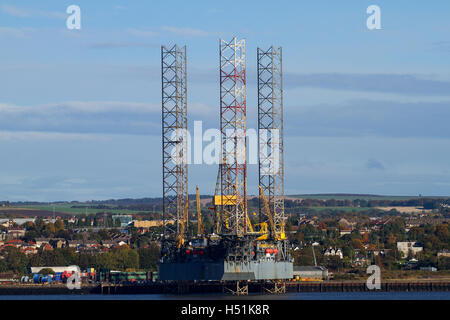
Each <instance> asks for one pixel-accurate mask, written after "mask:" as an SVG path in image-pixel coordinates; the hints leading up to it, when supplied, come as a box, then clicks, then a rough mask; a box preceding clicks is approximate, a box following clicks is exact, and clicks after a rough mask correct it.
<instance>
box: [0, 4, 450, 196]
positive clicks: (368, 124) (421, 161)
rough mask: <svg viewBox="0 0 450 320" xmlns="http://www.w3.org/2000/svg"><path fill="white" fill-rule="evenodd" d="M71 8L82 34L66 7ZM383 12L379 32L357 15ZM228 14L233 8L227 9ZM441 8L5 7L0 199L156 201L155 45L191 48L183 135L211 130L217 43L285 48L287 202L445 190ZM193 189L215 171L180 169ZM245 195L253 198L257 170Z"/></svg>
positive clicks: (0, 48)
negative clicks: (196, 127)
mask: <svg viewBox="0 0 450 320" xmlns="http://www.w3.org/2000/svg"><path fill="white" fill-rule="evenodd" d="M71 4H77V5H79V6H80V8H81V27H82V28H81V30H68V29H66V21H65V20H66V18H67V17H68V14H66V12H65V11H66V8H67V7H68V6H69V5H71ZM371 4H376V5H379V6H380V8H381V26H382V29H381V30H372V31H371V30H368V29H367V28H366V19H367V17H368V15H367V14H366V8H367V7H368V6H369V5H371ZM230 8H231V9H230ZM449 13H450V2H448V1H433V2H432V3H430V2H427V1H414V3H411V1H379V0H371V1H364V0H359V1H356V0H355V1H324V0H321V1H277V2H274V1H227V2H226V3H225V2H219V1H211V0H210V1H172V2H167V1H114V0H108V1H106V0H105V1H101V0H97V1H92V0H91V1H87V0H86V1H74V0H72V1H60V0H58V1H56V0H53V1H46V0H40V1H30V0H29V1H23V0H14V1H12V0H10V1H6V0H0V150H1V151H0V200H11V201H17V200H38V201H53V200H90V199H109V198H124V197H147V196H161V192H162V190H161V189H162V187H161V184H162V183H161V144H160V139H161V138H160V132H161V129H160V119H161V115H160V108H161V106H160V105H161V92H160V90H161V89H160V88H161V84H160V46H161V45H162V44H164V45H170V44H175V43H177V44H179V45H184V44H186V45H187V48H188V90H189V93H188V109H189V126H191V127H192V124H193V121H194V120H201V121H203V122H204V128H216V127H217V126H218V123H219V110H218V105H219V91H218V89H219V84H218V59H219V57H218V44H219V40H218V39H219V38H224V39H231V38H232V37H233V36H237V37H239V38H245V39H246V42H247V48H246V52H247V77H248V83H247V108H248V122H247V126H248V127H249V128H255V127H256V113H257V109H256V103H257V101H256V97H257V95H256V86H255V83H256V74H255V72H256V48H257V47H258V46H259V47H263V48H265V47H268V46H270V45H272V44H273V45H276V46H282V47H283V67H284V89H285V90H284V102H285V105H284V108H285V148H286V154H285V165H286V187H285V189H286V193H287V194H298V193H331V192H340V193H344V192H345V193H374V194H388V195H418V194H419V193H420V194H423V195H448V194H449V192H448V190H449V189H450V166H449V162H448V159H449V156H450V148H449V147H450V127H449V125H448V123H449V120H448V119H450V20H449V19H448V14H449ZM189 170H190V171H189V173H190V177H189V181H190V186H189V190H190V192H192V193H193V192H194V191H195V185H197V184H198V185H199V187H200V191H201V193H203V194H211V193H213V190H214V185H215V179H216V174H217V167H216V166H207V165H191V166H190V169H189ZM248 171H249V181H248V188H249V193H250V194H255V193H256V192H257V167H256V165H250V166H249V170H248Z"/></svg>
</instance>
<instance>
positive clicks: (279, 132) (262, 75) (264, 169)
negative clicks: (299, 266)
mask: <svg viewBox="0 0 450 320" xmlns="http://www.w3.org/2000/svg"><path fill="white" fill-rule="evenodd" d="M257 69H258V70H257V71H258V148H259V157H258V159H259V165H258V166H259V185H260V186H261V187H262V190H263V191H264V194H265V195H266V197H267V200H268V202H269V206H270V210H271V211H272V212H273V216H274V223H275V226H276V227H277V228H281V229H284V222H285V221H284V220H285V216H284V149H283V148H284V146H283V81H282V77H283V71H282V49H281V47H280V48H278V49H276V48H274V47H273V46H271V47H270V48H269V49H267V50H262V49H260V48H258V49H257ZM260 193H261V191H260ZM260 199H261V194H260ZM263 208H264V206H263V204H262V203H261V200H260V203H259V219H260V221H265V220H267V217H266V215H265V212H264V210H263Z"/></svg>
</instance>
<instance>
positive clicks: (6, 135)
mask: <svg viewBox="0 0 450 320" xmlns="http://www.w3.org/2000/svg"><path fill="white" fill-rule="evenodd" d="M109 139H110V136H108V135H104V134H91V133H89V134H82V133H62V132H38V131H0V141H37V140H51V141H63V140H64V141H65V140H82V141H98V140H102V141H104V140H109Z"/></svg>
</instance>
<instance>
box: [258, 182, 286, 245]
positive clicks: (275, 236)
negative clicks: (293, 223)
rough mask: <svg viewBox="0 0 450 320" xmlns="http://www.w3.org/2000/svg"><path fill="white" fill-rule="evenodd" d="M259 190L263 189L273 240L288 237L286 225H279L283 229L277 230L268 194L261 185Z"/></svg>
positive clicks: (262, 194)
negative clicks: (285, 230) (285, 229)
mask: <svg viewBox="0 0 450 320" xmlns="http://www.w3.org/2000/svg"><path fill="white" fill-rule="evenodd" d="M259 190H260V191H261V198H262V201H263V203H264V210H265V211H266V215H267V219H268V220H269V227H270V234H271V237H272V238H273V240H283V239H285V238H286V234H285V232H284V225H281V226H279V227H280V229H281V230H277V226H276V225H275V222H274V220H273V215H272V212H271V211H270V207H269V202H268V201H267V198H266V195H265V194H264V190H263V188H262V187H261V186H259Z"/></svg>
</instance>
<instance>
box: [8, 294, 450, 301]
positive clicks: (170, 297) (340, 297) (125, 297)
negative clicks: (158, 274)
mask: <svg viewBox="0 0 450 320" xmlns="http://www.w3.org/2000/svg"><path fill="white" fill-rule="evenodd" d="M225 299H233V300H234V299H237V300H450V292H311V293H310V292H303V293H287V294H284V295H252V294H250V295H248V296H246V297H242V296H240V297H236V296H231V295H223V294H208V295H206V294H204V295H184V296H179V295H163V294H137V295H127V294H123V295H100V294H89V295H75V294H74V295H16V296H12V295H11V296H0V300H225Z"/></svg>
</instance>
